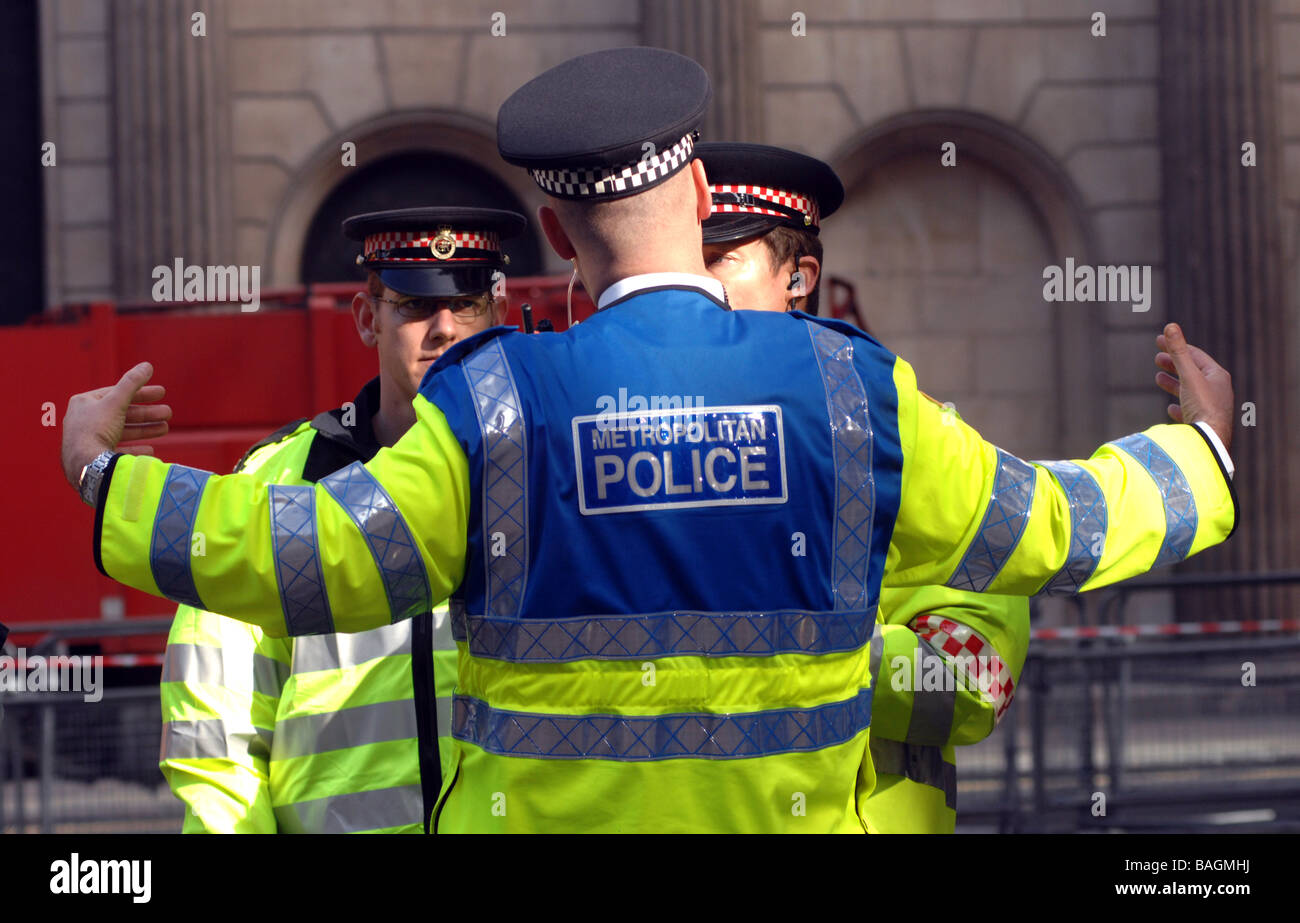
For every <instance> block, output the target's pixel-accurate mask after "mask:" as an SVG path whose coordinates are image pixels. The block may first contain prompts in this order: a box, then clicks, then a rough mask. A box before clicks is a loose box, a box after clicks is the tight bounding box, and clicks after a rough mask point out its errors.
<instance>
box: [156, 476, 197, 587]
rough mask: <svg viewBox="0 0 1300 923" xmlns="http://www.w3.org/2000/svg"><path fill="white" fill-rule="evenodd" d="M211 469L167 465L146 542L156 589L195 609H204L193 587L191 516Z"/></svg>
mask: <svg viewBox="0 0 1300 923" xmlns="http://www.w3.org/2000/svg"><path fill="white" fill-rule="evenodd" d="M209 477H211V473H210V472H207V471H199V470H198V469H197V468H187V467H185V466H184V465H172V466H171V467H170V468H168V469H167V480H166V481H165V482H164V483H163V490H162V496H161V497H160V498H159V500H158V509H157V512H155V514H154V520H153V540H152V542H151V543H150V546H149V569H150V570H151V571H152V572H153V579H154V582H155V583H156V584H158V591H159V592H160V593H162V595H164V596H166V597H167V598H168V599H171V600H175V601H176V602H180V603H185V605H187V606H193V607H194V608H196V609H206V608H207V606H205V605H203V600H201V599H199V592H198V590H196V589H195V588H194V574H193V572H192V571H191V569H190V542H191V540H192V538H193V534H194V520H195V517H197V516H198V512H199V498H200V497H202V496H203V487H204V485H206V484H207V482H208V478H209Z"/></svg>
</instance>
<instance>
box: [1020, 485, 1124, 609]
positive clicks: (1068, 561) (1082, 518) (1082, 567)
mask: <svg viewBox="0 0 1300 923" xmlns="http://www.w3.org/2000/svg"><path fill="white" fill-rule="evenodd" d="M1037 464H1039V465H1042V466H1043V467H1044V468H1047V469H1048V470H1049V471H1051V472H1052V474H1054V475H1056V480H1057V482H1058V483H1060V485H1061V489H1062V490H1064V491H1065V496H1066V497H1067V498H1068V499H1069V501H1070V552H1069V554H1068V555H1066V558H1065V565H1064V566H1063V567H1062V568H1061V569H1060V570H1059V571H1057V573H1056V576H1055V577H1053V578H1052V579H1051V580H1049V581H1047V583H1046V585H1044V587H1043V588H1042V589H1041V590H1039V593H1077V592H1079V587H1081V586H1083V584H1084V583H1086V582H1087V580H1088V578H1089V577H1091V576H1092V573H1093V571H1095V570H1096V569H1097V562H1098V561H1100V560H1101V550H1100V549H1101V548H1104V547H1105V543H1106V520H1107V515H1106V495H1105V494H1103V493H1102V492H1101V487H1100V486H1099V485H1098V484H1097V480H1096V479H1095V478H1094V477H1093V476H1092V475H1091V474H1089V473H1088V471H1087V470H1086V469H1085V468H1083V467H1082V466H1080V465H1076V464H1075V463H1074V462H1068V461H1042V462H1038V463H1037ZM1099 539H1100V541H1098V540H1099ZM1094 549H1097V550H1094Z"/></svg>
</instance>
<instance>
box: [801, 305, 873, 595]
mask: <svg viewBox="0 0 1300 923" xmlns="http://www.w3.org/2000/svg"><path fill="white" fill-rule="evenodd" d="M805 323H806V324H807V325H808V335H809V336H810V337H811V338H812V345H813V352H814V353H816V355H817V365H818V367H819V368H820V369H821V373H822V382H823V384H824V385H825V386H826V412H827V415H828V417H829V419H830V429H831V442H832V444H833V446H834V450H835V536H834V539H833V542H832V547H833V548H834V555H835V557H834V562H833V569H832V574H831V586H832V588H833V589H834V592H835V608H836V609H837V610H839V611H843V610H846V609H865V608H866V607H867V584H868V575H869V570H870V563H871V527H872V525H873V511H874V509H875V505H876V487H875V481H874V480H873V478H872V458H871V451H872V448H871V442H872V434H871V418H870V416H869V415H868V413H867V389H866V388H865V387H863V384H862V378H861V377H860V376H859V375H858V370H857V369H856V368H855V367H854V365H853V343H852V341H850V340H849V338H848V337H846V336H845V335H844V334H842V333H840V332H839V331H836V330H832V329H830V328H829V327H824V326H822V325H821V324H818V323H815V322H813V321H805Z"/></svg>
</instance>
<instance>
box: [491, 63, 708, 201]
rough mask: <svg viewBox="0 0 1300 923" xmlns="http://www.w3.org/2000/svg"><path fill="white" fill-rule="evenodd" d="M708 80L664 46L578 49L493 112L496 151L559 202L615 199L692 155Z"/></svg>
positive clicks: (670, 172) (667, 174) (646, 184)
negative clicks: (587, 51)
mask: <svg viewBox="0 0 1300 923" xmlns="http://www.w3.org/2000/svg"><path fill="white" fill-rule="evenodd" d="M709 96H710V89H709V76H708V74H706V73H705V72H704V68H702V67H700V65H698V64H696V63H695V62H694V61H692V60H691V59H690V58H687V57H683V56H682V55H679V54H675V53H673V52H671V51H664V50H663V49H660V48H614V49H609V50H606V51H597V52H593V53H591V54H585V55H581V56H579V57H576V58H572V59H570V60H568V61H565V62H564V63H563V64H559V65H557V66H556V67H553V68H551V69H550V70H548V71H546V72H544V73H542V74H540V75H539V76H537V77H534V78H533V79H532V80H530V81H529V82H528V83H526V84H524V85H523V86H522V87H520V88H519V89H518V90H516V91H515V92H514V93H512V94H511V95H510V98H509V99H507V100H506V101H505V102H504V103H502V104H501V109H500V110H499V111H498V113H497V149H498V150H499V151H500V152H501V156H502V158H503V159H505V160H506V161H507V162H509V163H513V164H516V165H518V166H521V167H526V168H528V170H529V172H530V173H531V175H532V177H533V180H534V181H536V183H537V185H539V186H541V187H542V189H544V190H546V192H547V193H549V194H550V195H552V196H555V197H557V198H561V199H584V200H596V199H617V198H622V197H624V196H630V195H635V194H636V193H638V192H642V191H644V190H646V189H649V188H651V187H653V186H656V185H658V184H659V183H661V182H663V181H664V180H666V179H668V177H670V176H672V175H673V174H674V173H676V172H677V171H678V170H681V169H682V168H684V167H686V166H687V165H688V164H689V163H690V162H691V159H692V151H693V149H694V146H695V141H696V139H697V138H698V137H699V131H698V129H699V125H700V121H701V119H703V117H704V110H705V108H706V107H707V106H708V104H709Z"/></svg>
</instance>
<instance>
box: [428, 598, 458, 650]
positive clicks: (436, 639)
mask: <svg viewBox="0 0 1300 923" xmlns="http://www.w3.org/2000/svg"><path fill="white" fill-rule="evenodd" d="M433 649H434V650H435V651H454V650H455V649H456V639H455V637H454V636H453V635H452V630H451V612H450V607H449V606H447V605H441V606H438V607H437V608H435V609H434V610H433Z"/></svg>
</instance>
